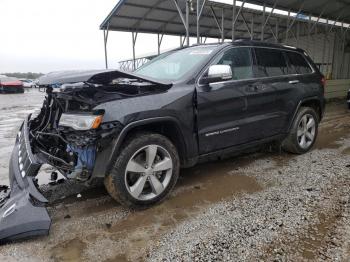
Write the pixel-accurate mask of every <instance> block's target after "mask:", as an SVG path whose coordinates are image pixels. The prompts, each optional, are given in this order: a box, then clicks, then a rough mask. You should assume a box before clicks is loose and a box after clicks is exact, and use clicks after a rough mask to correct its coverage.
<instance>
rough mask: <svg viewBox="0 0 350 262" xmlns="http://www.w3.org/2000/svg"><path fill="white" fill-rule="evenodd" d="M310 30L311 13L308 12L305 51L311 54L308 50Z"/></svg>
mask: <svg viewBox="0 0 350 262" xmlns="http://www.w3.org/2000/svg"><path fill="white" fill-rule="evenodd" d="M310 30H311V14H309V20H308V23H307V48H306V49H307V52H308V53H309V55H310V56H311V52H310V33H311V32H310Z"/></svg>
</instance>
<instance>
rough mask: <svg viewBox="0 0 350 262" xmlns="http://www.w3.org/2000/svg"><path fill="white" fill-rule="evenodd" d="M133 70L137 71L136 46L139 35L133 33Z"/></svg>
mask: <svg viewBox="0 0 350 262" xmlns="http://www.w3.org/2000/svg"><path fill="white" fill-rule="evenodd" d="M131 36H132V69H133V70H136V52H135V46H136V40H137V33H135V32H132V33H131Z"/></svg>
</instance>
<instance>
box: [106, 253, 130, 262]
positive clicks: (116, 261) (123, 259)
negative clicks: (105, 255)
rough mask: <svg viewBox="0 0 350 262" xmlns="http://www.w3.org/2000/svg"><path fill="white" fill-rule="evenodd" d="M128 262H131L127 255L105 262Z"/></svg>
mask: <svg viewBox="0 0 350 262" xmlns="http://www.w3.org/2000/svg"><path fill="white" fill-rule="evenodd" d="M127 261H129V260H128V259H127V257H126V255H125V254H122V255H118V256H116V257H114V258H110V259H107V260H105V261H104V262H127Z"/></svg>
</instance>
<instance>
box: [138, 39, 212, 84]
mask: <svg viewBox="0 0 350 262" xmlns="http://www.w3.org/2000/svg"><path fill="white" fill-rule="evenodd" d="M216 48H217V46H214V45H212V46H197V47H190V48H185V49H182V50H178V51H173V52H169V53H165V54H163V55H160V56H158V57H156V58H155V59H153V60H151V61H150V62H148V63H146V64H145V65H143V66H142V67H140V68H139V69H137V70H136V71H135V72H134V73H135V74H137V75H140V76H146V77H150V78H154V79H159V80H169V81H174V80H180V79H181V78H182V77H184V76H185V75H186V74H187V73H189V72H191V71H192V70H193V69H194V68H196V67H197V66H198V65H200V64H201V63H203V62H204V61H205V60H206V59H208V58H209V57H210V56H211V54H212V52H213V51H214V50H215V49H216Z"/></svg>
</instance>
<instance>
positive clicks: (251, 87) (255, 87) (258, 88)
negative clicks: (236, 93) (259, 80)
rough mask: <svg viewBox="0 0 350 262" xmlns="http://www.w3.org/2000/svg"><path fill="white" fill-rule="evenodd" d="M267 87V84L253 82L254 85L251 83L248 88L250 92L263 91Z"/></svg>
mask: <svg viewBox="0 0 350 262" xmlns="http://www.w3.org/2000/svg"><path fill="white" fill-rule="evenodd" d="M266 88H267V86H266V85H265V84H252V85H249V87H248V90H249V91H250V92H258V91H262V90H264V89H266Z"/></svg>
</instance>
